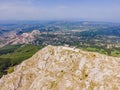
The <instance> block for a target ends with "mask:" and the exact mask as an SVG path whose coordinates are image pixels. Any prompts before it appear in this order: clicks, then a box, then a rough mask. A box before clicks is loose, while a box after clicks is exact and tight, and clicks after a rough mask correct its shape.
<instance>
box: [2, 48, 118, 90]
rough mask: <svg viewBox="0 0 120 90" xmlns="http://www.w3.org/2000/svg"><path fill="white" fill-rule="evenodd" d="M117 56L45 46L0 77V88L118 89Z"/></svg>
mask: <svg viewBox="0 0 120 90" xmlns="http://www.w3.org/2000/svg"><path fill="white" fill-rule="evenodd" d="M119 82H120V58H115V57H110V56H106V55H102V54H98V53H93V52H87V51H82V50H80V49H75V48H69V47H62V46H47V47H45V48H43V49H42V50H40V51H38V52H37V53H36V54H35V55H33V56H32V57H31V58H29V59H27V60H26V61H24V62H22V63H21V64H20V65H18V66H16V67H15V68H14V72H13V73H11V74H8V75H4V76H3V77H2V78H1V79H0V90H119V89H120V83H119Z"/></svg>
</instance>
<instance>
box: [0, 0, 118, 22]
mask: <svg viewBox="0 0 120 90" xmlns="http://www.w3.org/2000/svg"><path fill="white" fill-rule="evenodd" d="M0 20H88V21H110V22H120V0H0Z"/></svg>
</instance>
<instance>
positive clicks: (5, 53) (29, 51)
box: [0, 45, 43, 77]
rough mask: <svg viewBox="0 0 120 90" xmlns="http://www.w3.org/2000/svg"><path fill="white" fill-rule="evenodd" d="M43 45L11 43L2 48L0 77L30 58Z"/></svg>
mask: <svg viewBox="0 0 120 90" xmlns="http://www.w3.org/2000/svg"><path fill="white" fill-rule="evenodd" d="M41 48H43V46H37V45H10V46H5V47H3V48H1V49H0V77H1V76H2V75H4V74H7V72H11V68H10V67H13V66H15V65H18V64H20V63H21V62H22V61H23V60H25V59H28V58H30V57H31V56H32V55H34V54H35V53H36V52H37V51H38V50H40V49H41ZM12 71H13V70H12Z"/></svg>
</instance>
